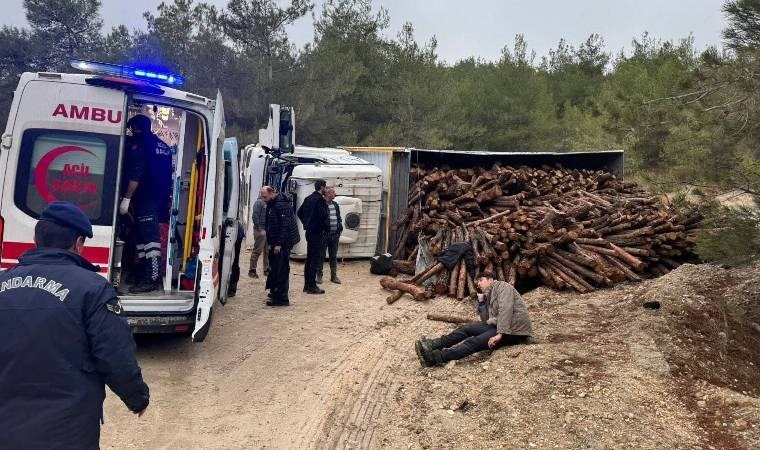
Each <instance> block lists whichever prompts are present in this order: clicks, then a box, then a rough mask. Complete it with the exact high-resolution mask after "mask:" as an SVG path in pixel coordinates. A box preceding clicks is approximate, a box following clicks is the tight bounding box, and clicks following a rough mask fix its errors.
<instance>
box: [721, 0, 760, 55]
mask: <svg viewBox="0 0 760 450" xmlns="http://www.w3.org/2000/svg"><path fill="white" fill-rule="evenodd" d="M723 12H724V13H725V14H726V17H727V19H728V27H726V29H725V30H723V38H724V39H725V40H726V44H727V45H728V46H729V47H730V48H732V49H734V50H739V51H741V50H747V49H755V48H757V47H758V45H760V1H758V0H730V1H727V2H726V3H724V4H723Z"/></svg>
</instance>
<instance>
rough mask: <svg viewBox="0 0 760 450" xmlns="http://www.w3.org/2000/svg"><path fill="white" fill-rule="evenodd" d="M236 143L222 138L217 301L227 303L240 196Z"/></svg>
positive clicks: (235, 140)
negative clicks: (220, 246)
mask: <svg viewBox="0 0 760 450" xmlns="http://www.w3.org/2000/svg"><path fill="white" fill-rule="evenodd" d="M237 155H238V144H237V139H235V138H234V137H232V138H227V139H225V140H224V198H223V201H222V205H223V214H222V217H223V222H222V227H223V230H222V237H223V238H224V243H223V244H222V249H223V250H222V263H221V264H222V270H221V285H220V286H219V303H221V304H222V305H224V304H226V303H227V290H228V289H229V286H230V278H231V276H232V263H233V262H234V259H235V242H236V241H237V237H238V200H239V198H240V178H239V176H238V157H237Z"/></svg>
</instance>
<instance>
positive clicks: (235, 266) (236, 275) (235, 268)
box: [228, 233, 243, 292]
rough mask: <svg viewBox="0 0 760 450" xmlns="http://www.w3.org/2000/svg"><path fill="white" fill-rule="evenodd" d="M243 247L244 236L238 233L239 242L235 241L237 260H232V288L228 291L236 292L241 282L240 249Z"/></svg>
mask: <svg viewBox="0 0 760 450" xmlns="http://www.w3.org/2000/svg"><path fill="white" fill-rule="evenodd" d="M242 245H243V236H240V235H239V233H238V238H237V241H235V258H234V259H233V260H232V269H231V273H230V286H229V288H228V291H230V292H236V291H237V285H238V281H240V247H241V246H242Z"/></svg>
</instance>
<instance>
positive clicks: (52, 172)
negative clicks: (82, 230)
mask: <svg viewBox="0 0 760 450" xmlns="http://www.w3.org/2000/svg"><path fill="white" fill-rule="evenodd" d="M119 142H120V137H119V136H113V135H106V134H96V133H85V132H77V131H64V130H42V129H31V130H26V131H25V132H24V136H23V138H22V141H21V154H20V158H19V167H18V172H17V173H18V177H17V179H16V188H15V195H14V197H15V202H16V206H18V207H19V208H20V209H21V210H22V211H24V212H26V213H27V214H29V215H31V216H32V217H35V218H37V217H39V215H40V213H42V210H43V209H45V207H46V206H47V204H48V203H50V202H52V201H54V200H66V201H70V202H72V203H74V204H75V205H77V206H79V207H80V208H82V210H83V211H84V212H85V213H86V214H87V216H88V217H89V218H90V220H91V221H92V223H93V225H110V224H111V223H112V222H113V201H114V195H115V191H114V190H115V185H116V182H115V180H116V169H115V167H116V165H117V157H118V150H119Z"/></svg>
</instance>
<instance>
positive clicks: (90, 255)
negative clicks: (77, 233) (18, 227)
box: [3, 242, 111, 272]
mask: <svg viewBox="0 0 760 450" xmlns="http://www.w3.org/2000/svg"><path fill="white" fill-rule="evenodd" d="M35 247H36V246H35V245H34V244H33V243H31V242H4V243H3V260H9V259H19V257H20V256H21V255H22V254H23V253H24V252H25V251H27V250H31V249H33V248H35ZM110 255H111V250H110V249H109V248H108V247H87V246H85V248H84V252H83V254H82V256H84V259H86V260H87V261H89V262H91V263H92V264H100V265H105V266H106V267H105V271H107V270H108V263H109V259H110V258H109V256H110ZM5 264H9V263H3V268H4V269H5V268H6V267H5ZM11 265H12V266H14V265H16V264H15V263H12V264H11ZM103 271H104V270H103V268H102V267H101V272H103Z"/></svg>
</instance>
